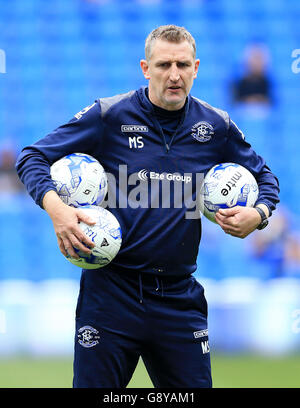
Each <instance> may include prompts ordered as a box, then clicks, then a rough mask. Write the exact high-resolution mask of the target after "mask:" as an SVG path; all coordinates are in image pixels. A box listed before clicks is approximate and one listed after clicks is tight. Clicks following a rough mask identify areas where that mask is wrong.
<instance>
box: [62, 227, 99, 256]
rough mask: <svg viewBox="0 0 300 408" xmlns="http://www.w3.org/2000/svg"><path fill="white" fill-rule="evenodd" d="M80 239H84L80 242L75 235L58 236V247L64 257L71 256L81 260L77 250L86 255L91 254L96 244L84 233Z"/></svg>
mask: <svg viewBox="0 0 300 408" xmlns="http://www.w3.org/2000/svg"><path fill="white" fill-rule="evenodd" d="M80 237H81V238H82V239H80V240H79V239H78V238H77V237H76V236H75V235H74V234H73V235H69V236H67V235H61V236H58V246H59V249H60V251H61V252H62V253H63V255H65V256H67V255H69V256H71V257H72V258H76V259H79V255H78V254H77V252H76V249H77V250H80V251H82V252H84V253H86V254H90V253H91V249H90V248H92V247H94V246H95V244H94V243H93V242H92V241H91V240H90V239H89V238H88V237H86V236H85V235H84V234H82V233H81V234H80Z"/></svg>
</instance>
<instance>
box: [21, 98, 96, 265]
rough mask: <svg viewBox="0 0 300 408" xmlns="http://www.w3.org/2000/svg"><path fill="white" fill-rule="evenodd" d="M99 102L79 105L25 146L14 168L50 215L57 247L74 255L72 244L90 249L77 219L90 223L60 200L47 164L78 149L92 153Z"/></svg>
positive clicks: (80, 212)
mask: <svg viewBox="0 0 300 408" xmlns="http://www.w3.org/2000/svg"><path fill="white" fill-rule="evenodd" d="M102 127H103V126H102V121H101V109H100V105H99V102H96V103H94V104H93V105H91V106H89V107H87V108H85V109H83V110H82V111H81V112H79V113H78V114H77V115H75V117H74V118H73V119H71V120H70V121H69V122H68V123H67V124H65V125H63V126H60V127H59V128H57V129H56V130H54V131H53V132H52V133H50V134H49V135H47V136H45V137H44V138H43V139H41V140H39V141H38V142H36V143H34V144H33V145H31V146H28V147H25V148H24V149H23V150H22V152H21V154H20V155H19V157H18V160H17V163H16V170H17V173H18V175H19V177H20V179H21V181H22V182H23V183H24V185H25V187H26V189H27V191H28V192H29V194H30V195H31V197H32V198H33V200H34V201H35V203H36V204H38V205H39V206H40V207H41V208H43V209H45V210H46V211H47V213H48V214H49V216H50V218H51V219H52V222H53V226H54V230H55V233H56V236H57V240H58V245H59V248H60V251H61V252H62V253H63V254H64V255H66V254H67V251H68V253H69V255H70V256H72V257H74V258H78V255H77V254H76V252H75V251H74V248H73V247H75V248H78V249H81V250H82V251H83V252H85V253H90V252H91V251H90V250H89V249H88V248H87V247H85V245H88V246H89V247H93V246H94V244H93V242H92V241H91V240H90V239H89V238H88V237H86V236H85V234H83V233H82V231H81V229H80V228H79V226H78V223H79V222H80V221H83V222H85V223H87V224H89V225H92V224H94V222H93V221H92V220H90V219H89V217H87V216H86V214H85V213H84V212H82V211H81V210H80V209H78V208H73V207H69V206H67V205H66V204H64V203H63V202H62V201H61V199H60V198H59V196H58V195H57V193H56V189H55V186H54V184H53V181H52V178H51V175H50V166H51V164H52V163H54V162H55V161H56V160H58V159H60V158H61V157H63V156H65V155H67V154H70V153H74V152H82V153H88V154H91V155H93V152H95V151H96V149H98V148H99V145H100V143H101V135H102V130H103V129H102Z"/></svg>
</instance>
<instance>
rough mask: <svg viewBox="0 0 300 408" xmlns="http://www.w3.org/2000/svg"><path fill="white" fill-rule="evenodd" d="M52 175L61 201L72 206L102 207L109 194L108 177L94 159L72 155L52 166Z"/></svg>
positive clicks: (76, 154)
mask: <svg viewBox="0 0 300 408" xmlns="http://www.w3.org/2000/svg"><path fill="white" fill-rule="evenodd" d="M50 175H51V178H52V180H53V182H54V185H55V187H56V191H57V194H58V195H59V196H60V198H61V200H62V201H63V202H64V203H65V204H67V205H70V206H73V207H81V206H84V205H101V203H102V202H103V200H104V198H105V196H106V193H107V176H106V173H105V171H104V168H103V167H102V165H101V164H100V163H99V162H98V160H96V159H95V158H94V157H92V156H90V155H88V154H84V153H72V154H68V155H67V156H65V157H63V158H61V159H60V160H58V161H56V162H55V163H53V164H52V166H51V168H50Z"/></svg>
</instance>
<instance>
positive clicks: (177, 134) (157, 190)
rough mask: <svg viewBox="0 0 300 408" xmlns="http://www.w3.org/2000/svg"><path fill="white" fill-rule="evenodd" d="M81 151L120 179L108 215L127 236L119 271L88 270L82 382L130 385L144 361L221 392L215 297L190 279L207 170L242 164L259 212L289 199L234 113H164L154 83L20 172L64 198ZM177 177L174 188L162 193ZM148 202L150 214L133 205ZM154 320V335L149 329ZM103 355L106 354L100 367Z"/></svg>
mask: <svg viewBox="0 0 300 408" xmlns="http://www.w3.org/2000/svg"><path fill="white" fill-rule="evenodd" d="M73 152H74V153H75V152H81V153H87V154H90V155H92V156H94V157H95V158H96V159H97V160H99V162H100V163H101V164H102V165H103V167H104V169H105V170H106V172H107V173H108V174H109V175H110V177H111V185H112V183H113V181H115V183H116V194H115V195H114V196H113V195H112V196H111V197H110V198H111V201H110V200H108V207H107V208H108V209H109V210H110V211H111V212H112V213H113V214H114V215H115V216H116V217H117V219H118V220H119V222H120V225H121V228H122V235H123V242H122V247H121V249H120V252H119V253H118V255H117V256H116V258H115V259H114V260H113V262H112V263H111V264H110V265H108V267H106V268H103V270H102V271H100V272H101V273H99V271H97V270H96V271H95V270H93V271H83V275H82V279H81V291H80V296H79V300H78V305H77V311H76V317H77V329H76V330H77V331H76V336H77V337H76V342H75V362H74V386H99V387H101V386H117V387H121V386H126V385H127V383H128V381H129V380H130V377H131V375H132V372H133V370H134V368H135V365H136V363H137V358H138V356H139V355H142V357H143V359H144V362H145V364H146V367H147V369H148V372H149V374H150V376H151V379H152V381H153V383H154V385H155V386H176V387H177V386H178V387H179V386H195V387H197V386H203V387H209V386H211V378H210V362H209V353H208V344H206V343H205V341H206V340H207V332H206V329H207V322H206V316H207V307H206V301H205V298H204V295H203V288H202V287H201V285H199V284H198V283H197V282H196V280H195V279H194V278H193V277H191V276H190V275H191V274H192V273H193V272H194V271H195V270H196V259H197V254H198V248H199V243H200V238H201V221H200V218H199V217H198V216H197V217H195V216H192V217H189V216H187V213H190V214H194V215H195V214H196V213H197V209H196V211H195V208H194V205H195V202H196V195H197V188H198V187H199V181H200V182H201V178H200V179H199V178H198V176H197V174H198V175H199V174H205V173H207V172H208V170H209V169H210V168H211V167H213V166H214V165H215V164H217V163H222V162H234V163H239V164H241V165H243V166H244V167H246V168H247V169H248V170H250V171H251V173H252V174H253V175H254V176H255V178H256V180H257V182H258V185H259V197H258V200H257V204H258V203H264V204H266V205H267V207H268V208H269V210H270V212H272V211H273V210H274V209H275V206H276V204H277V203H278V201H279V199H278V192H279V187H278V181H277V179H276V177H275V176H274V175H273V174H272V172H271V171H270V169H269V168H268V167H267V166H266V163H265V161H264V159H263V158H262V157H260V156H259V155H257V154H256V153H255V152H254V151H253V149H252V148H251V146H250V145H249V144H248V143H247V142H246V141H245V139H244V136H243V134H242V132H241V131H240V130H239V129H238V127H237V126H236V125H235V123H234V122H233V121H232V120H231V119H230V118H229V116H228V114H227V113H226V112H224V111H222V110H220V109H216V108H214V107H212V106H210V105H208V104H207V103H205V102H203V101H201V100H199V99H196V98H194V97H192V96H191V95H189V96H188V98H187V100H186V103H185V106H184V108H183V109H182V110H181V112H180V115H178V112H177V113H176V112H175V113H174V112H164V110H161V109H159V108H157V107H154V106H153V105H152V103H151V102H150V101H149V99H148V96H147V88H144V87H143V88H140V89H139V90H137V91H131V92H129V93H127V94H123V95H117V96H114V97H110V98H100V99H98V100H96V101H95V103H94V104H93V105H91V106H90V107H87V108H85V109H83V110H82V111H81V112H79V113H78V114H77V115H75V117H74V118H73V119H72V120H71V121H70V122H68V123H67V124H65V125H63V126H61V127H59V128H57V129H56V130H55V131H53V132H52V133H50V134H49V135H47V136H46V137H44V138H43V139H41V140H40V141H38V142H36V143H34V144H33V145H31V146H29V147H26V148H25V149H23V151H22V153H21V154H20V156H19V158H18V161H17V165H16V168H17V171H18V174H19V176H20V178H21V180H22V181H23V183H24V184H25V186H26V188H27V190H28V192H29V193H30V195H31V196H32V198H33V199H34V200H35V202H36V203H37V204H39V205H41V203H42V199H43V196H44V194H45V193H46V192H47V191H49V190H52V189H53V190H55V187H54V185H53V183H52V180H51V177H50V172H49V167H50V165H51V164H52V163H54V162H55V161H56V160H58V159H60V158H61V157H63V156H65V155H67V154H70V153H73ZM149 181H150V182H149ZM166 181H167V182H168V187H169V190H167V193H163V191H162V190H163V188H164V186H165V185H164V182H166ZM143 182H144V184H145V186H144V188H145V190H144V191H143V189H142V187H140V190H139V192H138V193H137V190H136V188H137V186H139V185H142V183H143ZM109 184H110V179H109ZM185 189H186V190H185ZM184 192H185V193H186V192H188V193H186V194H185V193H184ZM144 193H148V195H147V194H144ZM184 194H185V201H184V200H183V195H184ZM138 199H140V206H138V208H134V207H136V202H137V201H138ZM165 200H166V201H167V202H165ZM183 201H184V202H183ZM212 267H213V266H212ZM117 277H118V278H117ZM118 282H119V283H118ZM116 285H117V286H118V285H119V286H120V288H122V289H123V290H121V291H119V290H117V289H116V288H117V286H116ZM133 287H135V289H134V290H132V288H133ZM112 288H114V289H112ZM116 292H118V295H117V296H118V297H117V298H115V299H114V297H115V296H116ZM158 294H159V295H160V296H157V295H158ZM136 299H140V300H141V301H142V300H145V299H147V302H144V303H142V302H141V303H140V302H137V301H136ZM188 299H189V300H188ZM162 300H164V303H163V302H162ZM108 305H109V307H108ZM195 310H196V311H198V313H195ZM146 312H147V315H144V313H146ZM149 316H151V319H152V320H151V319H150V317H149ZM153 316H156V320H155V319H154V317H153ZM145 319H147V325H148V326H147V327H151V328H152V331H150V332H148V331H147V330H141V328H142V327H145ZM116 321H117V323H116ZM187 328H188V329H187ZM129 332H130V335H129ZM101 333H102V334H101ZM133 333H135V335H133ZM151 333H152V334H153V338H152V339H151V340H152V342H151V343H149V344H148V343H147V341H148V340H149V338H151ZM162 333H163V335H162ZM195 333H200V334H195ZM134 336H136V341H135V340H134ZM101 338H102V343H101ZM89 339H90V341H89ZM137 339H138V341H137ZM184 342H185V343H184ZM199 342H200V343H201V347H202V349H201V348H200V346H199V344H197V343H199ZM105 344H106V346H104V345H105ZM141 344H143V345H144V346H145V347H144V348H143V347H141ZM155 344H156V345H157V347H154V345H155ZM183 344H185V346H184V347H183ZM113 345H114V346H113ZM194 347H198V348H197V349H195V348H194ZM92 349H96V350H98V352H97V358H98V360H97V358H95V354H92V353H91V352H90V351H91V350H92ZM150 349H152V351H151V353H150V354H149V350H150ZM112 350H113V351H112ZM124 350H125V352H124ZM129 350H130V352H129ZM167 350H170V352H169V353H168V352H167ZM197 350H198V351H197ZM199 350H200V351H199ZM201 350H202V351H201ZM162 351H164V352H162ZM197 356H198V357H197ZM164 358H166V362H165V363H166V367H169V368H165V370H164V369H163V368H162V365H163V361H164ZM96 363H97V368H96V366H95V364H96ZM176 364H178V366H177V367H176ZM195 365H196V366H195ZM92 367H93V368H92ZM101 367H102V368H101ZM175 371H176V372H177V376H176V375H175V374H174V372H175Z"/></svg>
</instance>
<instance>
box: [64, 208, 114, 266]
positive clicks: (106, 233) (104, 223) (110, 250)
mask: <svg viewBox="0 0 300 408" xmlns="http://www.w3.org/2000/svg"><path fill="white" fill-rule="evenodd" d="M80 210H81V211H83V212H84V213H85V214H86V215H87V216H89V217H90V218H92V219H93V220H94V221H95V222H96V223H95V224H94V225H92V226H91V225H87V224H85V223H84V222H82V221H80V222H79V227H80V229H81V230H82V231H83V232H84V234H86V235H87V236H88V237H89V238H90V240H91V241H93V242H94V244H95V246H94V248H92V253H91V254H86V253H84V252H83V251H81V250H78V249H75V248H74V249H75V251H76V253H77V254H78V255H79V257H80V258H79V259H75V258H72V257H71V256H67V257H66V258H67V259H68V260H69V261H70V262H71V263H72V264H73V265H76V266H79V267H80V268H83V269H97V268H103V266H106V265H108V264H109V263H110V262H111V261H112V260H113V259H114V258H115V256H116V255H117V254H118V252H119V250H120V247H121V244H122V230H121V227H120V224H119V221H118V220H117V218H116V217H115V216H114V215H113V214H112V213H111V212H110V211H108V210H106V209H105V208H102V207H98V206H96V205H90V206H84V207H82V208H80Z"/></svg>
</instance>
